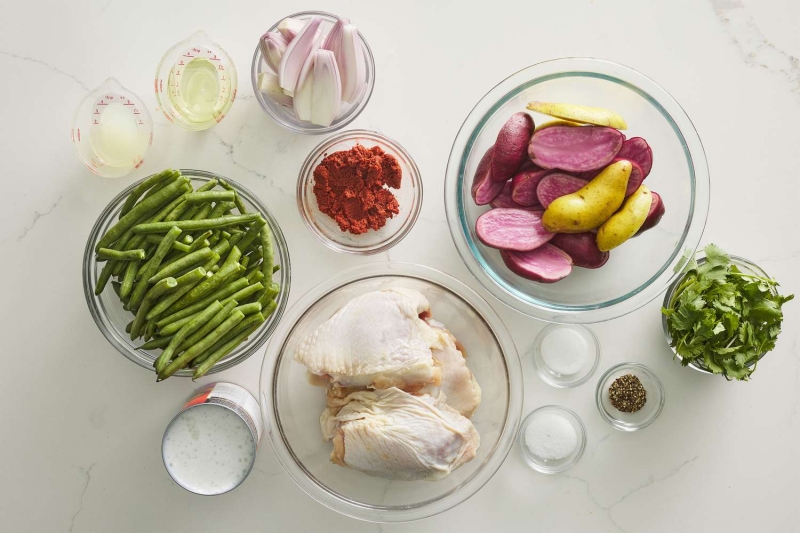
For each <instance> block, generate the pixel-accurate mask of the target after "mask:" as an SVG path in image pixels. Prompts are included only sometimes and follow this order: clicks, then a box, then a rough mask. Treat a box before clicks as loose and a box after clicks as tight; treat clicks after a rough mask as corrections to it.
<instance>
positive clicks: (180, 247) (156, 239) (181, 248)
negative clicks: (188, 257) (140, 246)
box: [145, 234, 191, 253]
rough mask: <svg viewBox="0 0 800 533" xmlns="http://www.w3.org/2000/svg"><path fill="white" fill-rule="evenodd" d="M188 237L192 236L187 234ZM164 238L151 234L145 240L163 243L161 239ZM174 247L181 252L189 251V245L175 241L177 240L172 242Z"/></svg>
mask: <svg viewBox="0 0 800 533" xmlns="http://www.w3.org/2000/svg"><path fill="white" fill-rule="evenodd" d="M187 237H191V235H187ZM163 238H164V237H159V236H158V235H156V234H150V235H147V237H146V238H145V241H147V242H151V243H153V244H160V243H161V239H163ZM172 249H173V250H177V251H179V252H184V253H188V252H189V245H187V244H184V243H182V242H178V241H175V242H173V243H172Z"/></svg>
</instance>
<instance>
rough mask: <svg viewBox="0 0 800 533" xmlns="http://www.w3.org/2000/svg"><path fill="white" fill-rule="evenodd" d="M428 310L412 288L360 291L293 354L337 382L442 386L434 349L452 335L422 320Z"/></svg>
mask: <svg viewBox="0 0 800 533" xmlns="http://www.w3.org/2000/svg"><path fill="white" fill-rule="evenodd" d="M429 312H430V304H429V303H428V300H427V299H426V298H425V297H424V296H423V295H422V294H421V293H420V292H419V291H415V290H413V289H403V288H394V289H389V290H386V291H376V292H370V293H367V294H364V295H361V296H358V297H356V298H354V299H352V300H351V301H349V302H348V303H347V304H346V305H345V306H344V307H342V308H341V309H339V310H338V311H337V312H336V313H335V314H334V315H333V316H332V317H331V318H329V319H328V320H326V321H325V322H323V323H322V324H321V325H320V326H319V327H318V328H317V329H316V330H314V332H313V333H311V334H310V335H308V336H307V337H306V338H305V339H303V341H302V343H301V344H300V347H299V348H298V349H297V352H296V353H295V355H294V358H295V360H296V361H298V362H299V363H302V364H303V365H305V366H306V368H307V369H308V371H309V372H310V373H311V374H313V375H314V376H317V377H322V378H323V379H327V380H329V381H330V383H331V384H333V385H335V386H337V387H369V388H377V389H384V388H389V387H399V388H401V389H403V390H406V391H412V392H413V391H416V390H419V389H420V388H422V387H424V386H426V385H430V384H434V385H438V384H439V381H440V369H439V367H438V366H437V365H436V363H435V361H434V359H433V356H432V354H431V348H439V347H443V346H445V345H446V343H447V340H446V335H444V333H443V332H442V331H441V330H436V329H434V328H431V327H430V326H429V325H428V324H427V323H426V322H425V321H424V320H422V319H420V315H421V314H428V313H429ZM317 381H319V380H317Z"/></svg>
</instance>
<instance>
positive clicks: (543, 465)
mask: <svg viewBox="0 0 800 533" xmlns="http://www.w3.org/2000/svg"><path fill="white" fill-rule="evenodd" d="M544 413H554V414H557V415H559V416H561V417H563V418H564V419H565V420H567V422H569V423H570V425H571V426H572V427H573V429H575V433H576V434H577V435H578V445H577V446H576V447H575V450H574V451H573V452H572V453H571V454H569V455H568V456H567V457H565V458H563V459H558V460H554V461H548V460H547V459H542V458H541V457H538V456H537V455H535V454H534V453H533V452H531V451H530V449H529V448H528V445H527V443H526V442H525V431H526V430H527V429H528V426H529V425H530V423H531V421H533V419H534V417H536V416H538V415H541V414H544ZM517 439H518V440H519V449H520V452H521V453H522V459H523V460H524V461H525V462H526V463H527V464H528V466H530V467H531V468H533V469H534V470H536V471H537V472H541V473H542V474H558V473H559V472H564V471H565V470H569V469H570V468H572V467H573V466H575V464H576V463H577V462H578V461H580V459H581V457H583V452H584V451H585V450H586V426H584V425H583V420H581V418H580V417H579V416H578V415H576V414H575V413H574V412H573V411H571V410H569V409H567V408H566V407H561V406H560V405H545V406H543V407H539V408H538V409H534V410H533V411H532V412H531V413H530V414H529V415H528V416H526V417H525V419H524V420H523V421H522V425H520V427H519V435H518V437H517Z"/></svg>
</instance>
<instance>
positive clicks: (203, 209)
mask: <svg viewBox="0 0 800 533" xmlns="http://www.w3.org/2000/svg"><path fill="white" fill-rule="evenodd" d="M210 212H211V204H203V205H201V206H200V208H199V209H198V210H197V212H196V213H195V214H194V216H192V220H205V219H206V218H208V214H209V213H210Z"/></svg>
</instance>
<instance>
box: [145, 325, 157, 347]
mask: <svg viewBox="0 0 800 533" xmlns="http://www.w3.org/2000/svg"><path fill="white" fill-rule="evenodd" d="M155 332H156V323H155V322H153V321H152V320H149V321H148V322H147V325H145V327H144V341H145V342H147V341H149V340H150V339H152V338H153V334H154V333H155Z"/></svg>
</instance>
